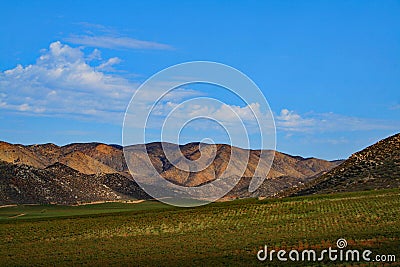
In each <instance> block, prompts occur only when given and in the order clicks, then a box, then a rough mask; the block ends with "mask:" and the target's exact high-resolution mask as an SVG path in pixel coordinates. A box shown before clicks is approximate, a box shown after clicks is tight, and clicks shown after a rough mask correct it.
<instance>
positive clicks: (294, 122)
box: [275, 109, 315, 132]
mask: <svg viewBox="0 0 400 267" xmlns="http://www.w3.org/2000/svg"><path fill="white" fill-rule="evenodd" d="M275 119H276V125H277V127H278V128H281V129H284V130H285V131H294V132H296V131H300V132H303V131H308V130H309V129H310V127H312V126H314V125H315V120H314V119H311V118H308V119H305V118H302V117H301V116H300V115H299V114H297V113H295V112H294V111H289V110H288V109H282V110H281V113H280V114H279V115H278V116H276V117H275Z"/></svg>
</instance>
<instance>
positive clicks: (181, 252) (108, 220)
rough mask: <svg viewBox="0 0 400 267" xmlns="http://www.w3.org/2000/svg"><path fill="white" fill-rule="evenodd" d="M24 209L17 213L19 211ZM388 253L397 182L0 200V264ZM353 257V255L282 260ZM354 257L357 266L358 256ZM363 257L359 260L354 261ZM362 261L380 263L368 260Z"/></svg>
mask: <svg viewBox="0 0 400 267" xmlns="http://www.w3.org/2000/svg"><path fill="white" fill-rule="evenodd" d="M21 214H23V215H21ZM338 238H345V239H346V240H347V242H348V247H347V248H348V249H359V250H363V249H369V250H371V251H373V255H375V254H392V255H396V260H397V262H392V263H391V264H389V263H386V265H385V266H397V265H399V264H400V262H399V260H400V190H399V189H396V190H380V191H369V192H357V193H346V194H334V195H321V196H308V197H296V198H285V199H278V200H256V199H246V200H236V201H231V202H224V203H213V204H210V205H207V206H203V207H197V208H174V207H170V206H167V205H164V204H161V203H158V202H155V201H146V202H142V203H138V204H129V203H104V204H96V205H85V206H76V207H70V206H56V205H47V206H14V207H3V208H0V264H1V265H6V266H13V265H97V266H98V265H101V266H106V265H114V266H115V265H117V266H119V265H133V266H170V265H174V266H176V265H179V266H210V265H211V266H223V265H234V266H267V265H269V266H270V265H278V264H281V262H278V261H274V262H259V261H258V260H257V258H256V254H257V251H258V250H260V249H261V248H263V247H264V245H268V247H269V249H277V250H279V249H285V250H290V249H297V250H299V251H301V250H303V249H315V250H317V251H321V250H322V249H325V248H328V247H330V246H331V247H333V248H336V240H337V239H338ZM296 264H299V265H302V266H305V265H306V266H310V265H315V266H321V265H340V266H354V265H355V263H354V262H329V261H324V262H316V263H313V262H302V263H293V262H287V263H285V265H287V266H291V265H296ZM360 266H361V265H360ZM362 266H365V265H362ZM367 266H383V264H382V263H378V262H370V263H368V265H367Z"/></svg>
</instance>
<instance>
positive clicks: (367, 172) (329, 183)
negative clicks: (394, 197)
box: [291, 133, 400, 195]
mask: <svg viewBox="0 0 400 267" xmlns="http://www.w3.org/2000/svg"><path fill="white" fill-rule="evenodd" d="M396 187H400V133H399V134H396V135H393V136H390V137H388V138H386V139H383V140H381V141H379V142H377V143H376V144H374V145H372V146H369V147H367V148H365V149H363V150H361V151H359V152H357V153H354V154H353V155H352V156H351V157H350V158H349V159H348V160H346V161H345V162H343V163H342V164H340V165H339V166H337V167H336V168H334V169H332V170H331V171H329V172H328V173H326V174H324V175H322V176H321V177H318V178H317V179H314V180H312V181H310V182H309V183H306V184H305V185H304V186H302V187H301V188H300V189H298V192H291V194H294V195H306V194H316V193H332V192H347V191H362V190H371V189H383V188H396Z"/></svg>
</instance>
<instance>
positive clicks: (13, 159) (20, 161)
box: [0, 142, 336, 203]
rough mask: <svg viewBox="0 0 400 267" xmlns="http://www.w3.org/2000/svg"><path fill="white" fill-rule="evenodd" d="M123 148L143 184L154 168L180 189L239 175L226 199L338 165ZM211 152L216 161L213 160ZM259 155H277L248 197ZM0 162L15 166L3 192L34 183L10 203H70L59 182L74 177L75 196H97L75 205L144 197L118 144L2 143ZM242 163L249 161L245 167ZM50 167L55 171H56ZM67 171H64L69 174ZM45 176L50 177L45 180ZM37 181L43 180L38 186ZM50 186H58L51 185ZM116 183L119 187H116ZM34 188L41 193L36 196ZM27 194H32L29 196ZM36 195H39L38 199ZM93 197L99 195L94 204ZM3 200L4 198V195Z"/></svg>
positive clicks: (157, 146)
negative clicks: (197, 164)
mask: <svg viewBox="0 0 400 267" xmlns="http://www.w3.org/2000/svg"><path fill="white" fill-rule="evenodd" d="M162 146H164V149H165V150H166V151H167V152H171V151H172V152H171V153H172V163H171V162H170V161H169V159H167V157H166V155H165V153H164V151H163V148H162ZM176 147H178V149H179V151H181V152H182V154H183V155H184V158H181V157H179V156H178V154H179V153H178V152H177V151H173V148H176ZM144 148H145V150H144ZM127 149H128V150H129V151H130V155H131V160H132V165H133V169H132V170H131V171H132V175H133V176H136V177H145V179H146V181H148V183H150V184H151V183H152V181H153V178H154V176H153V175H154V172H152V171H151V170H152V169H153V166H154V168H155V169H156V170H157V172H158V173H159V174H161V175H162V176H163V177H164V178H165V179H167V180H169V181H171V182H173V183H175V184H179V185H183V186H199V185H202V184H205V183H208V182H210V181H213V180H215V179H217V178H229V177H239V178H240V177H242V176H243V179H242V181H241V182H240V183H239V185H238V186H237V187H236V189H235V190H234V191H233V192H232V193H230V197H247V196H258V195H268V196H270V195H274V194H276V192H277V191H279V190H282V189H285V188H287V187H288V186H292V185H298V184H300V183H303V182H305V181H307V179H309V178H310V177H314V176H315V175H317V174H319V173H321V172H325V171H327V170H329V169H331V168H333V167H334V166H336V164H335V163H332V162H328V161H325V160H320V159H314V158H309V159H304V158H301V157H293V156H290V155H286V154H283V153H279V152H273V151H260V150H246V149H241V148H237V147H231V146H229V145H216V146H212V145H208V144H200V143H190V144H187V145H182V146H177V145H175V144H169V143H150V144H147V145H135V146H130V147H128V148H127ZM214 152H215V158H214V157H213V156H214ZM231 152H234V153H235V155H236V157H235V158H231ZM171 153H170V154H171ZM261 153H265V154H266V155H267V158H271V157H272V156H273V155H274V154H275V159H274V161H273V164H272V168H271V171H270V172H269V173H268V176H267V178H268V179H267V180H266V181H265V182H264V184H263V185H262V186H261V188H260V190H258V191H256V192H254V193H252V194H251V193H249V192H248V187H249V181H250V179H248V178H246V177H251V176H253V174H254V171H255V169H256V166H257V164H259V165H260V169H261V170H262V171H265V173H266V170H267V167H268V166H269V164H268V160H266V159H261V160H260V154H261ZM200 156H202V157H203V158H205V162H206V163H210V165H209V166H208V167H207V168H205V169H204V170H202V171H183V170H181V169H179V168H177V167H176V165H177V164H178V165H180V166H182V164H183V165H185V162H184V161H185V159H188V160H191V161H196V160H198V159H199V158H200ZM147 157H149V158H150V159H151V164H152V165H150V166H149V163H148V161H146V159H147ZM0 160H3V161H5V162H8V163H10V164H11V165H7V164H5V163H3V168H11V167H10V166H13V167H12V169H13V170H14V171H13V172H11V173H14V175H15V177H14V178H13V179H11V178H10V177H11V176H10V173H9V176H7V177H8V178H7V179H6V180H4V179H3V187H2V189H1V190H5V188H8V189H7V190H8V191H7V192H11V191H10V187H7V186H6V184H5V181H10V182H12V183H11V184H12V185H13V186H16V187H17V188H19V187H21V184H19V183H20V182H21V181H24V180H23V179H25V178H24V177H25V176H24V175H22V174H21V172H22V173H24V172H26V175H27V176H26V177H30V178H29V179H33V180H29V179H28V180H26V181H30V182H29V183H30V184H31V189H29V186H28V184H26V183H25V184H24V183H23V184H24V185H25V186H26V187H24V188H25V189H24V190H22V191H21V190H20V191H21V192H24V193H22V195H19V197H20V198H19V199H14V200H15V201H17V200H18V203H22V202H23V201H22V200H23V197H22V196H23V195H24V194H26V196H27V198H26V201H28V202H29V203H31V202H32V201H33V200H37V201H39V200H40V201H42V202H43V201H45V199H47V200H46V201H47V202H54V201H55V200H57V201H56V202H57V203H72V202H71V201H72V200H73V199H74V198H70V197H67V193H68V191H65V190H64V189H62V188H64V185H63V183H64V181H63V179H67V180H68V179H72V177H75V176H76V179H72V180H68V181H69V183H72V184H73V185H71V186H72V187H73V189H72V191H70V192H75V191H74V190H75V189H74V188H77V189H76V190H78V189H79V190H81V188H86V189H85V190H86V191H84V192H87V190H89V189H90V186H92V187H93V190H94V192H98V193H96V194H95V195H91V196H90V197H88V198H84V197H83V196H81V195H80V194H78V193H77V194H75V195H76V196H77V201H87V200H90V199H91V200H94V201H97V200H104V199H107V200H109V199H118V198H119V197H121V194H123V195H126V196H128V197H132V196H140V195H143V192H141V191H140V190H139V191H138V188H137V186H136V184H134V185H132V184H131V183H132V182H133V180H132V177H131V176H130V174H129V173H128V170H127V165H126V163H125V158H124V152H123V149H122V147H120V146H117V145H106V144H101V143H74V144H70V145H66V146H61V147H60V146H57V145H54V144H43V145H29V146H23V145H12V144H9V143H5V142H1V143H0ZM229 160H232V167H231V168H230V169H229V171H228V172H225V170H226V168H227V166H228V162H229ZM246 162H248V163H247V165H246ZM14 165H15V166H14ZM54 166H58V167H57V168H54ZM60 166H63V167H60ZM66 168H68V170H69V171H65V169H66ZM241 169H243V170H244V173H243V175H242V171H240V170H241ZM16 170H19V171H16ZM71 170H73V171H74V172H72V171H71ZM57 172H60V173H57ZM66 173H68V175H67V174H66ZM46 175H47V176H49V177H47V178H46V179H45V177H46ZM65 175H66V176H65ZM35 177H36V178H37V179H36V178H35ZM38 177H39V178H38ZM57 177H58V178H57ZM65 177H69V178H65ZM99 177H103V178H104V179H105V180H104V181H103V182H104V183H106V182H105V181H107V183H108V184H112V185H113V187H112V190H111V191H112V192H113V193H111V191H109V192H108V191H107V192H108V195H107V194H106V195H107V196H108V197H109V198H106V197H104V195H102V194H103V193H101V192H100V191H99V189H98V187H99V183H100V184H101V186H103V185H102V183H103V182H99V180H98V179H100V178H99ZM0 178H2V177H0ZM3 178H4V177H3ZM56 178H57V179H56ZM18 179H20V180H21V181H19V180H18ZM84 179H89V180H93V184H91V182H89V181H84ZM39 180H40V181H42V182H38V181H39ZM43 181H44V182H43ZM51 183H56V184H55V185H50V184H51ZM104 183H103V184H104ZM46 184H47V185H46ZM119 185H120V187H121V188H119ZM10 186H11V185H10ZM18 186H19V187H18ZM43 186H44V187H43ZM88 186H89V187H88ZM38 187H39V188H42V189H43V188H51V190H53V189H54V190H53V191H52V192H53V193H52V194H50V195H46V194H44V193H43V192H42V191H43V190H42V189H38ZM53 187H54V188H53ZM57 188H58V189H57ZM60 188H61V189H60ZM102 188H103V187H102ZM38 190H39V191H40V192H42V193H39V191H38ZM46 190H47V189H46ZM49 190H50V189H49ZM51 190H50V191H51ZM79 190H78V191H79ZM28 191H29V192H31V193H28ZM79 192H80V191H79ZM139 192H141V193H139ZM14 193H15V192H14ZM7 194H8V193H7ZM7 194H6V195H7ZM35 194H37V195H38V197H37V198H34V197H33V195H35ZM43 194H44V195H43ZM70 194H72V193H70ZM7 196H8V197H7V199H13V198H10V197H9V195H7ZM39 196H42V198H40V197H39ZM96 196H98V197H97V200H96ZM3 197H5V195H4V196H3ZM43 197H44V198H45V199H44V198H43ZM46 197H47V198H46ZM7 199H3V200H2V198H0V202H1V201H3V202H4V201H5V202H7V203H8V202H9V200H7ZM21 201H22V202H21ZM47 202H46V203H47Z"/></svg>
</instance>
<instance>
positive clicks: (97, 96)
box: [0, 41, 199, 123]
mask: <svg viewBox="0 0 400 267" xmlns="http://www.w3.org/2000/svg"><path fill="white" fill-rule="evenodd" d="M93 59H96V60H99V59H101V52H100V51H98V50H97V51H96V49H95V50H94V51H93V52H91V53H90V54H89V55H87V54H85V53H84V51H83V50H82V49H81V48H74V47H71V46H69V45H66V44H63V43H61V42H59V41H57V42H53V43H51V44H50V46H49V48H48V49H43V50H42V51H41V55H40V56H39V57H38V59H37V60H36V62H35V63H34V64H31V65H27V66H22V65H17V66H16V67H15V68H13V69H9V70H5V71H3V72H0V108H1V109H2V110H10V111H15V112H22V113H24V114H27V115H28V114H29V115H35V114H36V115H40V114H44V115H51V116H72V117H74V118H76V117H78V118H84V119H87V118H88V117H93V118H95V119H99V120H101V121H104V122H115V123H121V122H122V119H123V114H124V112H125V109H126V107H127V105H128V103H129V101H130V99H131V97H132V95H133V93H134V92H135V90H136V88H137V87H138V83H135V82H132V81H130V80H128V79H126V78H125V76H121V75H119V74H117V73H110V71H114V68H115V66H116V65H117V64H119V63H120V62H121V59H120V58H117V57H112V58H109V59H104V60H101V61H100V62H99V63H98V65H97V66H93V65H91V64H90V63H91V62H92V60H93ZM167 85H168V84H160V85H158V87H157V86H156V87H155V88H152V90H151V91H147V92H142V93H143V97H140V101H141V102H140V103H135V104H136V105H137V110H139V111H140V110H145V109H146V107H147V106H148V105H151V104H152V103H149V99H153V98H149V95H152V96H154V95H156V96H157V95H159V94H160V91H161V88H164V87H165V86H167ZM194 95H199V92H197V91H195V90H190V89H185V88H179V89H176V90H174V91H173V92H171V93H170V94H168V95H167V96H166V97H165V99H173V100H175V101H179V100H180V99H182V98H185V97H188V96H194Z"/></svg>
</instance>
